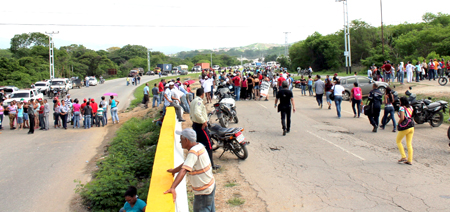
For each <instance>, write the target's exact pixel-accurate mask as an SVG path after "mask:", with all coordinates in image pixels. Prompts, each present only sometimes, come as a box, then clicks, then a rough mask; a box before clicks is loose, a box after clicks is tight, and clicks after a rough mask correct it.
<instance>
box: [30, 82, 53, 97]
mask: <svg viewBox="0 0 450 212" xmlns="http://www.w3.org/2000/svg"><path fill="white" fill-rule="evenodd" d="M34 88H35V89H36V90H38V91H39V92H41V93H43V94H44V95H46V94H47V92H49V91H50V82H49V81H40V82H36V83H34Z"/></svg>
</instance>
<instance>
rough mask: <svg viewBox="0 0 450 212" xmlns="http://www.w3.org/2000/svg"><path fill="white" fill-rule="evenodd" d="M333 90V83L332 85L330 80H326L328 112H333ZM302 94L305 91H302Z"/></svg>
mask: <svg viewBox="0 0 450 212" xmlns="http://www.w3.org/2000/svg"><path fill="white" fill-rule="evenodd" d="M331 88H333V83H331V79H330V78H326V79H325V95H326V97H327V104H328V110H331V98H330V94H331ZM302 93H303V91H302ZM305 95H306V93H305Z"/></svg>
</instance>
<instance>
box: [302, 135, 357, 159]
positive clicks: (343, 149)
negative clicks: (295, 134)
mask: <svg viewBox="0 0 450 212" xmlns="http://www.w3.org/2000/svg"><path fill="white" fill-rule="evenodd" d="M306 132H308V133H309V134H311V135H314V136H316V137H317V138H320V139H322V140H324V141H326V142H328V143H330V144H332V145H334V146H335V147H337V148H339V149H341V150H342V151H344V152H347V153H348V154H351V155H353V156H355V157H357V158H359V159H361V160H366V159H364V158H363V157H361V156H359V155H357V154H355V153H353V152H350V151H348V150H346V149H345V148H344V147H341V146H339V145H337V144H335V143H333V142H331V141H329V140H327V139H325V138H322V137H320V136H318V135H316V134H314V133H312V132H310V131H309V130H307V131H306Z"/></svg>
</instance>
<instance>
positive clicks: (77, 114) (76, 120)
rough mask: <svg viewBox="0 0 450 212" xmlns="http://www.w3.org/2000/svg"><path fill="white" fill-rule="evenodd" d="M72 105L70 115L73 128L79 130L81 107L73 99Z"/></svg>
mask: <svg viewBox="0 0 450 212" xmlns="http://www.w3.org/2000/svg"><path fill="white" fill-rule="evenodd" d="M73 102H74V103H73V104H72V114H73V128H75V127H77V128H80V125H81V124H80V117H81V116H80V108H81V105H80V104H78V99H75V100H74V101H73Z"/></svg>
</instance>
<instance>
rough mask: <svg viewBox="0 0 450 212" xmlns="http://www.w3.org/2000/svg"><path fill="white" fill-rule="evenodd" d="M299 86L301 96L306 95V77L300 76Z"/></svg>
mask: <svg viewBox="0 0 450 212" xmlns="http://www.w3.org/2000/svg"><path fill="white" fill-rule="evenodd" d="M300 88H301V89H302V96H306V79H305V77H303V75H302V77H301V78H300Z"/></svg>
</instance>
